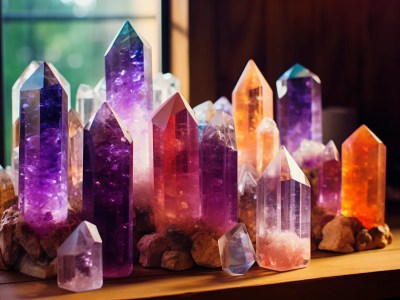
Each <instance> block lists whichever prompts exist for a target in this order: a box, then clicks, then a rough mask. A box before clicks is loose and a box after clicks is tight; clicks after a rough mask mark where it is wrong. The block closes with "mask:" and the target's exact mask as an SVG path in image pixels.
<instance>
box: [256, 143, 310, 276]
mask: <svg viewBox="0 0 400 300" xmlns="http://www.w3.org/2000/svg"><path fill="white" fill-rule="evenodd" d="M310 213H311V203H310V183H309V181H308V179H307V177H306V176H305V175H304V173H303V172H302V171H301V169H300V168H299V166H298V165H297V164H296V162H295V161H294V160H293V158H292V157H291V156H290V154H289V152H288V151H287V150H286V148H285V147H282V148H281V149H280V150H279V153H278V154H277V155H276V156H275V158H274V159H273V160H272V162H271V163H270V165H269V166H268V168H267V169H266V170H265V172H264V173H263V174H262V176H261V177H260V179H259V180H258V184H257V262H258V265H259V266H261V267H263V268H267V269H272V270H276V271H287V270H292V269H298V268H303V267H306V266H307V265H308V263H309V261H310V252H311V250H310Z"/></svg>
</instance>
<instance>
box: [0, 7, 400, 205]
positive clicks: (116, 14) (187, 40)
mask: <svg viewBox="0 0 400 300" xmlns="http://www.w3.org/2000/svg"><path fill="white" fill-rule="evenodd" d="M1 10H2V14H1V16H2V19H1V31H0V34H1V41H2V47H1V51H2V56H1V58H2V59H1V66H0V67H1V72H2V73H1V74H2V77H1V83H2V94H1V95H2V97H1V98H0V99H1V106H0V109H1V116H2V122H1V126H2V127H1V128H0V129H1V132H2V138H1V147H0V163H1V164H3V165H4V164H5V163H6V164H9V156H10V151H9V149H10V148H11V147H10V136H11V121H10V119H11V87H12V85H13V84H14V82H15V81H16V80H17V78H18V77H19V75H20V74H21V72H22V71H23V70H24V68H25V67H26V66H27V65H28V64H29V62H30V61H31V60H33V59H36V60H48V61H50V62H52V63H53V64H54V65H55V66H56V68H57V69H58V70H59V71H60V72H61V73H62V74H63V75H64V77H65V78H66V79H67V80H68V81H69V82H70V84H71V96H72V97H71V98H72V102H73V105H74V100H75V95H76V90H77V87H78V85H79V84H80V83H87V84H90V85H92V86H93V85H95V84H96V83H97V82H98V81H99V79H100V78H101V77H102V76H103V74H104V62H103V56H104V53H105V51H106V50H107V48H108V45H109V44H110V43H111V42H112V40H113V37H114V35H115V33H116V32H117V31H118V29H119V28H120V26H121V25H122V24H123V22H124V21H125V20H126V19H128V20H130V21H131V22H132V24H133V25H134V26H135V28H136V30H137V31H138V32H140V33H141V34H142V35H143V36H144V37H145V38H146V39H147V40H148V42H149V43H150V44H151V46H152V49H153V75H155V74H156V72H159V71H162V72H164V73H165V72H172V73H173V74H175V75H176V76H177V77H178V78H179V79H180V80H181V91H182V93H183V94H184V96H185V97H186V98H187V99H188V100H190V102H191V105H192V106H194V105H196V104H198V103H200V102H203V101H205V100H213V101H215V99H217V98H218V97H220V96H223V95H225V96H227V97H228V98H230V95H231V92H232V90H233V88H234V86H235V84H236V82H237V80H238V78H239V76H240V74H241V72H242V70H243V68H244V66H245V64H246V62H247V61H248V60H249V59H250V58H253V59H254V60H255V62H256V63H257V65H258V66H259V68H260V70H261V71H262V72H263V74H264V76H265V77H266V79H267V81H268V82H269V84H270V86H271V87H272V88H273V90H275V81H276V79H277V78H278V77H279V76H280V75H281V74H282V73H283V72H284V71H285V70H286V69H288V68H290V67H291V66H292V65H293V64H295V63H301V64H302V65H304V66H305V67H307V68H308V69H310V70H311V71H312V72H314V73H315V74H317V75H318V76H319V77H320V78H321V81H322V91H323V98H322V101H323V107H324V117H325V118H324V142H326V141H328V140H329V139H334V141H335V142H336V144H337V145H340V144H341V143H342V142H343V141H344V139H345V138H346V137H347V136H348V135H349V134H350V133H351V132H352V131H354V130H355V129H356V128H357V127H358V126H359V125H361V124H362V123H365V124H366V125H367V126H368V127H369V128H370V129H371V130H372V131H373V132H374V133H375V134H376V135H377V136H378V137H379V138H380V139H381V140H382V141H383V142H384V143H385V144H386V146H387V147H388V164H387V167H388V176H387V182H388V197H389V198H392V199H399V198H400V138H399V137H398V136H397V134H399V133H398V132H399V129H400V117H399V116H398V112H399V108H400V105H399V101H400V99H399V98H400V97H399V93H398V90H399V87H398V85H399V80H400V72H399V70H400V18H399V16H400V1H398V0H385V1H376V0H324V1H320V0H280V1H276V0H252V1H243V0H201V1H200V0H197V1H196V0H18V1H16V0H2V1H1ZM399 136H400V135H399Z"/></svg>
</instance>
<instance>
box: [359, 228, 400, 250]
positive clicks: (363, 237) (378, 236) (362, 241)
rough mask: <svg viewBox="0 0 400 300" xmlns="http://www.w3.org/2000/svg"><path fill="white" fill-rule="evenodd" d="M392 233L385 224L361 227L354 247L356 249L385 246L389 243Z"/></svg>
mask: <svg viewBox="0 0 400 300" xmlns="http://www.w3.org/2000/svg"><path fill="white" fill-rule="evenodd" d="M392 240H393V235H392V233H391V232H390V228H389V226H388V225H387V224H385V225H382V226H378V227H374V228H371V229H370V230H368V229H365V228H364V229H362V230H361V231H360V232H359V233H358V235H357V238H356V249H357V250H358V251H364V250H372V249H380V248H385V247H386V246H387V245H390V244H391V243H392Z"/></svg>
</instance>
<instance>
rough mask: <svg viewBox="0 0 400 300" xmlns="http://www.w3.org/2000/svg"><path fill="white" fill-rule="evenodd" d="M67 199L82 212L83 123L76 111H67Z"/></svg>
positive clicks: (77, 210) (76, 209)
mask: <svg viewBox="0 0 400 300" xmlns="http://www.w3.org/2000/svg"><path fill="white" fill-rule="evenodd" d="M68 136H69V144H68V200H69V204H70V206H71V207H72V208H73V209H74V210H75V211H76V212H78V213H81V212H82V181H83V125H82V122H81V119H80V117H79V115H78V113H77V112H76V111H75V110H73V109H72V108H71V109H70V110H69V112H68Z"/></svg>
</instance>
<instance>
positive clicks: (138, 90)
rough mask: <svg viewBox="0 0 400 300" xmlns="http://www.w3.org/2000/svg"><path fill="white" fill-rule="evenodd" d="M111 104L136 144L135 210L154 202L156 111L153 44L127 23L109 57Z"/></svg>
mask: <svg viewBox="0 0 400 300" xmlns="http://www.w3.org/2000/svg"><path fill="white" fill-rule="evenodd" d="M105 65H106V87H107V101H108V102H109V104H110V106H111V107H112V108H113V109H114V110H115V112H116V113H117V114H118V116H119V117H120V118H121V120H122V121H123V123H124V125H125V127H127V129H128V130H129V133H130V135H131V137H132V139H133V140H134V141H135V143H134V157H135V162H134V165H133V167H134V174H135V177H134V178H133V193H134V194H133V197H134V199H135V204H134V205H135V207H140V209H141V210H146V208H147V207H148V206H149V205H150V202H151V192H152V191H151V183H150V174H151V172H150V169H149V164H150V153H149V149H150V148H149V133H148V123H149V121H150V117H151V113H152V112H153V88H152V82H153V80H152V75H151V48H150V45H149V44H148V43H147V42H146V41H145V40H144V39H143V38H142V37H140V35H139V34H137V33H136V31H135V30H134V29H133V28H132V26H131V24H130V23H129V21H126V22H125V24H124V25H123V26H122V28H121V30H120V31H119V33H118V34H117V36H116V37H115V39H114V41H113V43H112V44H111V45H110V48H109V49H108V51H107V53H106V55H105Z"/></svg>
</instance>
